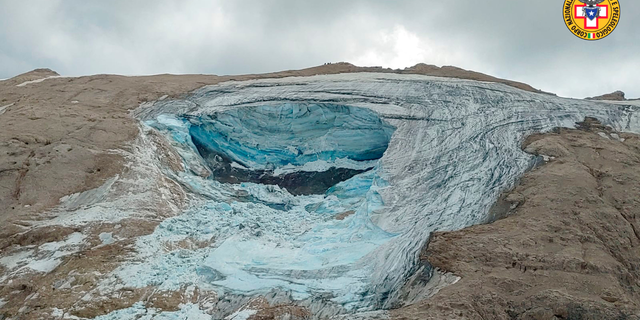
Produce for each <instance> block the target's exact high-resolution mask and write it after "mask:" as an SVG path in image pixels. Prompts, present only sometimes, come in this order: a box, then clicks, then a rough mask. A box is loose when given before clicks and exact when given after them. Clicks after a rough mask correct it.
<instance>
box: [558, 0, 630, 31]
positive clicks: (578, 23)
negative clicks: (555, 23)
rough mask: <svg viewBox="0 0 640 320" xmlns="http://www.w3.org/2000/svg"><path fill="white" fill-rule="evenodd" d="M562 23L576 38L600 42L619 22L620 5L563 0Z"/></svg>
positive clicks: (609, 0)
mask: <svg viewBox="0 0 640 320" xmlns="http://www.w3.org/2000/svg"><path fill="white" fill-rule="evenodd" d="M562 13H563V17H564V23H565V24H566V25H567V28H569V31H571V32H572V33H573V34H574V35H575V36H576V37H578V38H582V39H584V40H600V39H602V38H604V37H606V36H608V35H610V34H611V33H612V32H613V30H615V28H616V27H617V26H618V21H620V3H619V1H614V0H564V7H563V8H562Z"/></svg>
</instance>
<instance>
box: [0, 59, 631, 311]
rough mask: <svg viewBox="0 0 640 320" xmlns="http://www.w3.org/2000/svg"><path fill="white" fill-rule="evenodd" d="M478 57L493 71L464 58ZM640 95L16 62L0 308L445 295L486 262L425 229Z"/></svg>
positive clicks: (361, 302) (348, 72) (289, 304)
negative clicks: (611, 100)
mask: <svg viewBox="0 0 640 320" xmlns="http://www.w3.org/2000/svg"><path fill="white" fill-rule="evenodd" d="M362 72H366V73H362ZM318 74H326V75H318ZM417 74H431V75H437V76H439V77H445V78H435V77H425V76H422V75H417ZM465 77H466V78H471V79H473V80H483V81H491V82H492V83H488V82H478V81H470V80H457V79H451V78H465ZM252 79H253V80H252ZM248 80H250V81H248ZM212 84H213V86H209V87H204V88H201V87H203V86H205V85H212ZM198 88H201V89H198ZM196 89H197V90H196ZM521 89H522V90H521ZM194 90H195V91H194ZM637 109H638V108H637V106H635V105H632V104H629V105H627V104H618V105H611V104H605V103H595V102H586V101H580V100H572V99H562V98H557V97H553V96H551V95H546V94H540V93H538V92H537V91H536V90H535V89H533V88H531V87H529V86H527V85H524V84H518V83H515V82H510V81H506V80H501V79H496V78H492V77H489V76H485V75H482V74H478V73H473V72H468V71H465V70H461V69H457V68H452V67H443V68H437V67H432V66H427V65H418V66H415V67H413V68H408V69H406V70H395V71H394V70H386V69H380V68H360V67H355V66H353V65H350V64H346V63H338V64H330V65H325V66H321V67H316V68H310V69H305V70H300V71H287V72H282V73H276V74H268V75H248V76H225V77H218V76H205V75H194V76H171V75H161V76H152V77H122V76H112V75H98V76H91V77H79V78H64V77H59V76H58V75H57V74H56V73H55V72H53V71H50V70H36V71H34V72H31V73H28V74H25V75H21V76H18V77H16V78H13V79H9V80H6V81H0V128H2V129H0V138H2V139H0V141H2V142H0V148H1V150H0V151H1V152H0V165H1V166H2V167H1V168H0V187H1V189H0V201H1V202H2V207H3V208H6V209H5V210H4V211H3V212H2V214H1V215H0V221H2V224H1V226H0V235H2V237H1V238H0V248H1V249H2V252H1V254H0V310H1V311H0V317H2V316H4V317H7V318H11V319H40V318H51V317H52V318H54V319H77V318H82V319H100V320H110V319H137V318H139V317H142V316H143V315H145V316H146V317H148V318H150V319H151V318H153V319H166V318H172V317H188V318H189V319H211V318H213V319H222V318H225V319H235V320H239V319H247V318H250V319H256V318H261V319H262V318H264V319H269V318H277V317H285V316H287V315H288V316H289V317H294V318H296V317H297V318H309V317H310V318H330V317H338V318H339V317H341V316H340V315H341V314H345V313H346V314H347V315H345V316H343V317H347V319H351V318H354V317H362V318H370V317H383V318H388V317H389V316H401V317H412V316H416V315H418V316H419V315H421V314H426V313H424V312H434V311H433V310H434V309H432V308H431V309H430V308H429V306H428V304H429V301H438V300H430V299H427V300H424V299H425V298H427V297H428V296H430V295H433V294H434V293H435V292H437V291H438V290H440V289H442V291H440V292H441V293H440V294H438V295H437V296H436V297H435V298H434V299H442V298H438V297H442V293H443V292H445V293H446V292H447V291H446V290H454V289H452V288H460V289H456V290H461V292H471V291H470V289H469V290H467V291H465V290H466V289H463V288H465V287H461V286H460V285H462V284H465V283H467V282H465V281H473V280H472V279H473V278H472V277H471V276H469V275H468V272H467V271H466V270H467V269H472V268H473V266H471V267H469V266H467V267H463V262H464V261H468V260H464V259H462V258H460V257H457V256H455V257H451V259H449V258H447V257H448V256H447V254H454V253H452V252H449V250H448V249H442V250H441V251H440V252H441V256H442V258H437V257H438V255H437V253H438V252H439V251H437V250H436V249H437V248H438V243H439V242H438V239H440V238H444V237H446V236H445V235H441V234H437V235H436V236H434V239H435V240H434V241H433V243H432V244H431V245H430V246H429V249H428V251H427V252H428V254H423V255H421V254H420V253H421V249H422V248H423V246H424V245H425V242H426V241H427V239H428V238H429V237H430V234H431V233H432V232H433V231H438V230H440V231H446V230H458V229H462V228H465V227H468V226H471V225H476V224H480V223H484V222H486V221H487V220H490V219H493V218H492V217H497V216H503V215H504V214H505V210H501V209H500V208H502V207H504V206H506V207H509V203H507V202H509V201H512V200H513V199H519V198H518V197H515V198H514V196H511V197H505V200H504V201H506V202H505V203H502V206H494V209H493V210H490V208H491V207H492V205H493V204H494V202H495V201H496V199H498V196H499V194H500V192H501V191H503V190H504V189H507V188H510V187H512V186H513V185H514V184H515V182H516V181H517V180H518V178H519V177H520V176H521V175H522V174H523V173H524V172H525V171H526V170H528V169H529V168H531V167H532V166H533V165H534V164H536V163H537V162H538V160H537V159H536V158H535V157H533V156H531V155H528V154H526V153H524V152H522V151H521V150H520V141H521V140H522V139H524V137H525V136H527V135H529V134H532V133H535V132H539V131H548V130H551V129H552V128H554V127H558V126H560V127H573V126H574V124H575V122H577V121H581V120H582V119H584V117H585V116H594V117H597V118H598V119H600V120H601V121H603V123H605V124H607V125H609V126H611V127H612V128H614V129H615V130H618V131H631V132H637V131H639V130H640V121H639V120H638V119H639V118H638V112H637V111H638V110H637ZM245 111H247V112H245ZM234 128H235V129H237V128H242V130H235V129H234ZM598 130H601V131H603V133H602V135H604V136H606V137H608V138H610V139H617V138H615V135H613V134H610V133H609V132H608V131H606V130H605V129H603V128H600V129H598ZM607 130H608V129H607ZM605 131H606V132H605ZM303 135H304V136H305V137H306V138H305V139H302V140H301V139H299V137H300V136H303ZM373 136H375V137H376V139H365V138H366V137H373ZM621 136H622V133H620V134H619V135H618V137H621ZM598 137H599V138H600V139H605V137H600V136H598ZM626 137H627V139H628V142H627V140H625V142H626V143H631V142H632V141H633V138H632V136H631V135H629V136H626ZM308 141H314V143H313V144H309V143H308ZM541 141H542V139H541ZM531 145H536V143H535V142H534V143H532V144H531ZM545 156H547V155H546V154H545ZM554 161H555V160H554ZM550 166H551V165H550ZM543 168H545V167H543ZM331 170H334V171H331ZM540 170H544V169H540ZM282 177H284V179H283V178H282ZM223 178H224V179H223ZM291 181H293V182H294V184H295V186H293V187H299V188H300V189H299V192H296V193H295V194H292V193H294V192H293V189H292V192H291V193H290V192H288V191H287V190H286V188H290V187H292V185H290V184H287V183H291ZM314 182H321V184H315V183H314ZM305 183H306V184H305ZM309 185H313V186H314V187H315V188H309V187H308V186H309ZM318 185H322V186H323V188H322V189H323V190H316V189H317V186H318ZM523 185H525V184H521V186H520V187H518V188H521V187H522V186H523ZM324 189H327V190H326V191H325V190H324ZM516 190H518V189H516ZM523 192H524V191H523ZM630 197H631V198H630V199H633V198H634V197H635V196H634V195H633V194H632V195H631V196H630ZM504 201H503V202H504ZM518 201H519V200H518ZM541 201H543V200H541ZM553 201H555V202H557V201H559V200H557V199H556V200H553ZM543 202H544V201H543ZM524 205H525V204H521V207H519V208H524ZM519 208H518V209H517V210H520V209H519ZM545 208H547V207H545ZM547 209H548V208H547ZM515 216H517V215H514V217H515ZM509 219H510V218H507V219H504V220H500V221H498V222H496V223H495V224H492V225H490V226H493V225H498V224H499V223H505V222H502V221H509ZM627 229H628V228H627ZM469 230H473V228H472V229H469ZM605 230H607V231H610V230H608V229H607V228H605ZM620 230H622V229H620ZM536 231H537V230H536ZM627 231H628V230H627ZM460 232H466V230H463V231H460ZM612 232H613V231H612ZM452 234H456V233H452ZM614 235H615V232H613V233H612V234H611V237H613V236H614ZM531 237H534V235H531ZM505 241H507V240H505ZM556 241H560V240H556ZM567 241H569V240H567ZM594 241H595V240H594ZM449 243H450V242H447V244H449ZM567 243H569V242H567ZM451 245H452V246H455V244H454V243H451ZM466 245H469V244H467V243H464V244H460V246H466ZM486 245H487V246H488V245H489V244H486ZM625 248H626V247H625V246H623V245H622V244H621V245H620V248H616V249H621V250H622V249H625ZM514 250H515V249H514ZM522 250H523V252H524V251H526V250H525V249H522ZM625 250H626V249H625ZM629 252H632V251H629ZM598 254H599V253H598ZM531 255H533V253H531ZM632 256H633V255H632V253H629V256H628V257H632ZM425 257H427V258H425ZM518 257H520V258H522V261H523V263H527V264H528V263H529V262H528V260H526V259H525V258H524V257H526V255H525V254H524V253H522V257H521V256H518ZM454 258H455V259H454ZM464 258H466V259H470V257H464ZM484 258H485V259H488V258H489V256H487V257H484ZM626 258H627V256H623V257H622V258H621V259H626ZM483 261H484V260H483ZM603 261H606V260H603ZM429 262H430V263H431V265H434V266H436V267H438V268H440V269H441V270H439V271H438V270H434V269H433V268H431V265H430V264H429ZM573 262H575V261H572V262H571V263H573ZM618 262H620V261H618ZM496 263H497V262H496ZM500 263H501V262H500ZM603 263H604V262H603ZM620 263H623V262H620ZM629 263H633V262H629ZM469 264H472V265H477V262H475V261H471V262H469ZM497 264H499V263H497ZM624 266H625V265H623V267H624ZM465 268H466V269H465ZM512 268H514V267H512ZM627 268H628V269H629V270H634V269H632V267H628V266H627ZM592 269H593V268H592ZM588 270H591V269H588ZM598 270H599V269H598ZM602 270H605V269H602ZM620 270H622V269H620V268H618V269H616V270H615V271H611V272H612V274H616V273H615V272H618V273H621V272H622V271H620ZM465 272H467V273H465ZM474 275H475V273H474ZM460 278H461V279H460ZM414 280H415V281H414ZM478 281H480V280H478ZM482 281H485V279H483V280H482ZM454 283H455V284H454ZM476 283H477V282H476ZM452 284H453V285H452ZM459 284H460V285H459ZM450 285H451V286H450ZM629 286H630V287H631V288H635V287H633V286H634V284H633V282H629ZM497 287H498V288H502V287H500V286H498V285H497ZM443 288H444V289H443ZM572 288H573V287H572ZM576 288H580V287H576ZM607 289H608V290H609V289H610V290H609V291H610V293H611V294H609V295H605V294H604V293H602V294H600V293H597V294H595V293H594V296H595V295H601V296H606V297H607V299H609V300H614V299H618V300H616V301H619V302H618V303H619V304H620V305H623V306H625V307H627V308H628V309H629V311H624V312H627V314H630V313H631V312H633V310H634V309H633V308H634V307H635V306H634V305H633V304H632V303H631V304H627V303H626V302H625V301H627V300H629V299H631V298H630V297H632V295H630V294H629V293H628V291H629V288H622V289H621V288H618V287H607ZM496 290H497V289H496ZM572 290H578V289H572ZM616 290H617V291H616ZM624 290H627V291H624ZM633 290H635V289H633ZM609 291H607V292H609ZM496 292H497V293H496V294H504V295H507V294H508V293H505V292H504V291H496ZM572 292H573V291H572ZM570 294H571V293H569V295H570ZM609 296H611V298H609ZM468 297H469V298H466V299H469V301H471V300H473V299H476V296H473V295H472V294H471V293H468ZM505 299H506V298H505ZM523 299H524V298H523ZM594 299H595V298H594ZM445 300H446V299H445ZM445 300H443V301H445ZM574 300H575V299H574ZM596 300H597V299H596ZM420 301H423V302H420ZM461 301H465V300H461ZM505 301H506V300H505ZM576 301H578V300H576ZM598 301H599V300H598ZM516 302H517V301H516ZM443 303H444V304H445V305H446V303H447V302H446V301H445V302H443ZM509 303H510V302H508V303H507V304H509ZM403 306H404V307H403ZM500 306H502V304H501V305H500ZM540 306H541V308H542V307H544V308H546V305H545V304H544V303H541V304H540ZM401 307H403V308H401ZM390 308H394V309H395V308H400V309H399V310H398V312H397V313H395V312H394V313H392V314H389V313H388V312H386V311H380V310H386V309H390ZM412 308H413V309H412ZM436 309H437V308H436ZM454 309H456V310H458V311H456V312H461V313H460V314H461V315H462V316H465V315H466V316H467V317H471V318H474V317H475V316H476V315H477V314H474V313H473V312H472V311H465V310H466V309H464V308H463V307H461V306H457V305H456V307H455V308H454ZM496 310H498V309H496ZM513 310H515V311H514V312H516V313H515V314H516V315H523V314H526V312H524V311H522V312H520V311H521V310H522V309H517V308H516V309H513ZM598 310H600V309H598ZM602 310H604V311H602V312H608V311H606V310H605V309H602ZM367 311H371V312H373V313H370V312H369V313H367ZM435 312H436V313H433V314H434V316H438V313H437V312H440V311H438V310H436V311H435ZM518 312H519V313H518ZM355 313H357V314H358V315H357V316H356V315H354V314H355ZM456 314H457V313H456ZM558 314H559V315H561V316H562V315H563V314H562V313H558ZM593 314H595V313H593Z"/></svg>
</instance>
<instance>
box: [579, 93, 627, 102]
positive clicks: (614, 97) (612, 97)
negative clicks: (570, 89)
mask: <svg viewBox="0 0 640 320" xmlns="http://www.w3.org/2000/svg"><path fill="white" fill-rule="evenodd" d="M587 100H609V101H625V100H627V99H626V98H625V97H624V92H622V91H614V92H612V93H607V94H603V95H601V96H597V97H592V98H587Z"/></svg>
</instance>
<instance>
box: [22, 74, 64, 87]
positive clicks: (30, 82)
mask: <svg viewBox="0 0 640 320" xmlns="http://www.w3.org/2000/svg"><path fill="white" fill-rule="evenodd" d="M55 78H63V77H62V76H51V77H46V78H42V79H37V80H31V81H25V82H23V83H21V84H19V85H16V87H24V86H26V85H29V84H33V83H40V82H42V81H45V80H48V79H55Z"/></svg>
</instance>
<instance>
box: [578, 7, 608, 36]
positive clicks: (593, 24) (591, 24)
mask: <svg viewBox="0 0 640 320" xmlns="http://www.w3.org/2000/svg"><path fill="white" fill-rule="evenodd" d="M596 7H597V8H599V9H600V10H597V11H596V12H597V13H594V10H586V9H587V5H586V4H582V5H575V6H574V10H575V17H576V20H580V19H582V21H584V29H587V30H589V29H591V30H598V29H600V19H609V6H608V5H606V4H603V5H597V6H596ZM590 14H592V15H594V16H589V15H590ZM595 15H597V17H596V16H595Z"/></svg>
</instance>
